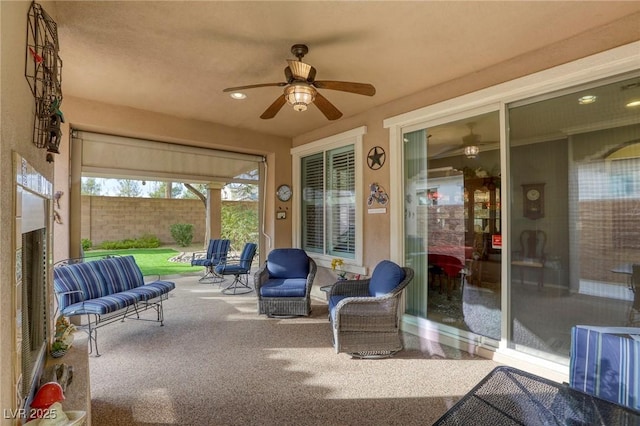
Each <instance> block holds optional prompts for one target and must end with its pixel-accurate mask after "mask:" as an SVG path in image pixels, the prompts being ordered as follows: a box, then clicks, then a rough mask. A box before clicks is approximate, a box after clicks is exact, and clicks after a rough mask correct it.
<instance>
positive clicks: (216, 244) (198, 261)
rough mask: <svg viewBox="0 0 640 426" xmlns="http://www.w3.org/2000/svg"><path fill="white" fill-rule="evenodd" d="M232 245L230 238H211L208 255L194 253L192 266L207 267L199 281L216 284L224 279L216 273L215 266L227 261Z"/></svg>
mask: <svg viewBox="0 0 640 426" xmlns="http://www.w3.org/2000/svg"><path fill="white" fill-rule="evenodd" d="M230 245H231V241H229V240H221V239H210V240H209V246H208V247H207V252H206V257H204V258H199V257H197V256H198V255H199V254H200V253H204V252H195V253H193V255H192V257H191V266H204V268H205V272H204V275H203V276H202V278H200V279H199V280H198V281H199V282H201V283H207V284H215V283H221V282H222V281H224V277H223V276H221V275H219V274H217V273H216V271H215V267H216V266H218V265H220V264H223V263H224V262H226V260H227V255H228V252H229V246H230Z"/></svg>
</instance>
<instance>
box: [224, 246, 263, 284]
mask: <svg viewBox="0 0 640 426" xmlns="http://www.w3.org/2000/svg"><path fill="white" fill-rule="evenodd" d="M257 248H258V246H257V245H256V244H255V243H246V244H245V245H244V248H243V249H242V253H240V258H239V259H233V258H231V257H228V258H227V260H226V262H224V263H222V264H220V265H218V266H216V267H215V269H214V271H215V273H216V274H218V275H220V276H221V277H223V278H224V276H225V275H233V282H232V283H231V284H229V285H228V286H227V287H225V288H224V289H223V290H222V292H223V293H225V294H244V293H250V292H252V291H253V289H252V288H251V287H250V286H249V272H250V271H251V263H253V258H254V256H255V255H256V249H257Z"/></svg>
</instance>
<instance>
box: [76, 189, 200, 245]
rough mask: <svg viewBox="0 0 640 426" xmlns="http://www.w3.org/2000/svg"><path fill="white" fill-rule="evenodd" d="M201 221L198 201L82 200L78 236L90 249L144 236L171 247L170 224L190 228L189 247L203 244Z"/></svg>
mask: <svg viewBox="0 0 640 426" xmlns="http://www.w3.org/2000/svg"><path fill="white" fill-rule="evenodd" d="M205 220H206V208H205V206H204V204H203V203H202V201H200V200H189V199H166V198H131V197H96V196H88V195H83V196H82V230H81V235H82V238H83V239H89V240H91V242H92V243H93V245H94V246H95V245H97V244H100V243H101V242H103V241H118V240H123V239H126V238H139V237H141V236H142V235H144V234H152V235H155V236H157V237H158V238H159V239H160V241H161V242H162V243H163V244H174V243H175V241H174V240H173V238H172V237H171V231H170V230H169V227H170V226H171V225H172V224H174V223H190V224H192V225H193V243H194V244H198V243H203V242H204V236H205V230H206V225H205Z"/></svg>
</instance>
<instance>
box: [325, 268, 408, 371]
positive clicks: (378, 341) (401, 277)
mask: <svg viewBox="0 0 640 426" xmlns="http://www.w3.org/2000/svg"><path fill="white" fill-rule="evenodd" d="M412 279H413V269H412V268H409V267H400V266H399V265H397V264H395V263H394V262H391V261H390V260H383V261H381V262H380V263H378V265H376V267H375V269H374V270H373V274H372V275H371V278H369V279H364V280H346V281H338V282H336V283H335V285H334V286H333V288H332V289H331V292H330V294H329V320H330V322H331V329H332V331H333V345H334V348H335V351H336V353H340V352H345V353H348V354H350V355H351V356H353V357H356V358H386V357H390V356H392V355H394V354H395V353H397V352H399V351H401V350H402V349H403V344H402V340H401V338H400V324H399V314H398V304H399V301H400V296H401V294H402V290H404V288H405V287H406V286H407V285H408V284H409V282H411V280H412Z"/></svg>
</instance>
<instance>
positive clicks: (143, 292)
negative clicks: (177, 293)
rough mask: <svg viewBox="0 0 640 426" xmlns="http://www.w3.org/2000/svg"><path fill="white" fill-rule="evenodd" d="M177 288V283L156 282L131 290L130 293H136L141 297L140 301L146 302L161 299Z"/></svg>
mask: <svg viewBox="0 0 640 426" xmlns="http://www.w3.org/2000/svg"><path fill="white" fill-rule="evenodd" d="M174 288H176V285H175V283H173V282H171V281H154V282H152V283H149V284H145V285H142V286H140V287H136V288H133V289H131V290H129V292H130V293H135V294H137V295H138V296H140V300H144V301H145V302H146V301H148V300H151V299H155V298H156V297H160V296H162V295H163V294H167V293H169V292H170V291H171V290H173V289H174Z"/></svg>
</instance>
